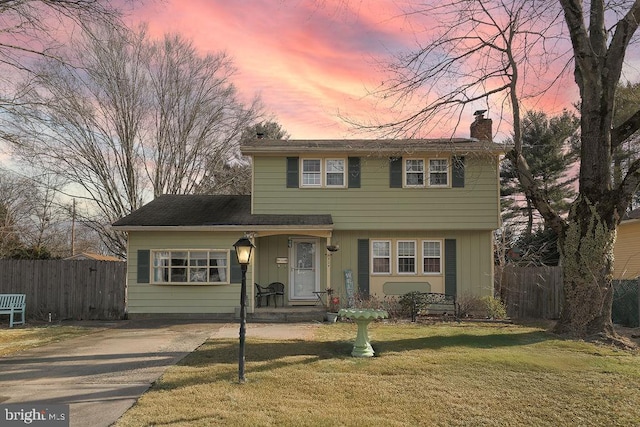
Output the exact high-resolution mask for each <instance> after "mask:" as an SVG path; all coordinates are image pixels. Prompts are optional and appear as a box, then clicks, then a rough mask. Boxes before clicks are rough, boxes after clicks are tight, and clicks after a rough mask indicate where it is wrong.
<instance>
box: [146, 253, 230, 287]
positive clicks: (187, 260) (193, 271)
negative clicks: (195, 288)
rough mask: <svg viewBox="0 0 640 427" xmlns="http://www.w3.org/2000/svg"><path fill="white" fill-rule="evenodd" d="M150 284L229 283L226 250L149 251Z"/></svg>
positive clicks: (227, 254)
mask: <svg viewBox="0 0 640 427" xmlns="http://www.w3.org/2000/svg"><path fill="white" fill-rule="evenodd" d="M152 259H153V280H152V282H153V283H191V284H222V283H225V284H226V283H229V251H227V250H164V251H152Z"/></svg>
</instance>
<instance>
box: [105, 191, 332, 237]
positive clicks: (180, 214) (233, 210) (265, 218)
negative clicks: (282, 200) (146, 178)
mask: <svg viewBox="0 0 640 427" xmlns="http://www.w3.org/2000/svg"><path fill="white" fill-rule="evenodd" d="M207 226H211V227H223V226H269V227H277V226H283V227H288V228H292V227H304V228H323V229H327V228H332V227H333V219H332V218H331V215H329V214H325V215H268V214H259V215H253V214H251V196H213V195H175V194H165V195H162V196H159V197H157V198H156V199H155V200H153V201H151V202H150V203H148V204H146V205H144V206H143V207H141V208H140V209H137V210H136V211H134V212H132V213H131V214H129V215H127V216H125V217H124V218H121V219H119V220H118V221H116V222H114V223H113V227H114V228H119V229H122V230H130V229H140V228H143V227H144V228H149V227H207Z"/></svg>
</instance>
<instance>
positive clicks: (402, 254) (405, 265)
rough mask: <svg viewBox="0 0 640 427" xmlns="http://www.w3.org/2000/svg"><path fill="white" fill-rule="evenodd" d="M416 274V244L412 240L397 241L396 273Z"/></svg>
mask: <svg viewBox="0 0 640 427" xmlns="http://www.w3.org/2000/svg"><path fill="white" fill-rule="evenodd" d="M415 272H416V242H415V241H413V240H400V241H398V273H399V274H409V273H415Z"/></svg>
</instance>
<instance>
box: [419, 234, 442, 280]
mask: <svg viewBox="0 0 640 427" xmlns="http://www.w3.org/2000/svg"><path fill="white" fill-rule="evenodd" d="M422 271H423V273H424V274H440V273H441V272H442V242H440V241H439V240H424V241H423V242H422Z"/></svg>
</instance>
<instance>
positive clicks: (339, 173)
mask: <svg viewBox="0 0 640 427" xmlns="http://www.w3.org/2000/svg"><path fill="white" fill-rule="evenodd" d="M325 176H326V179H325V183H326V186H327V187H344V182H345V180H344V177H345V167H344V159H326V160H325Z"/></svg>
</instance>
